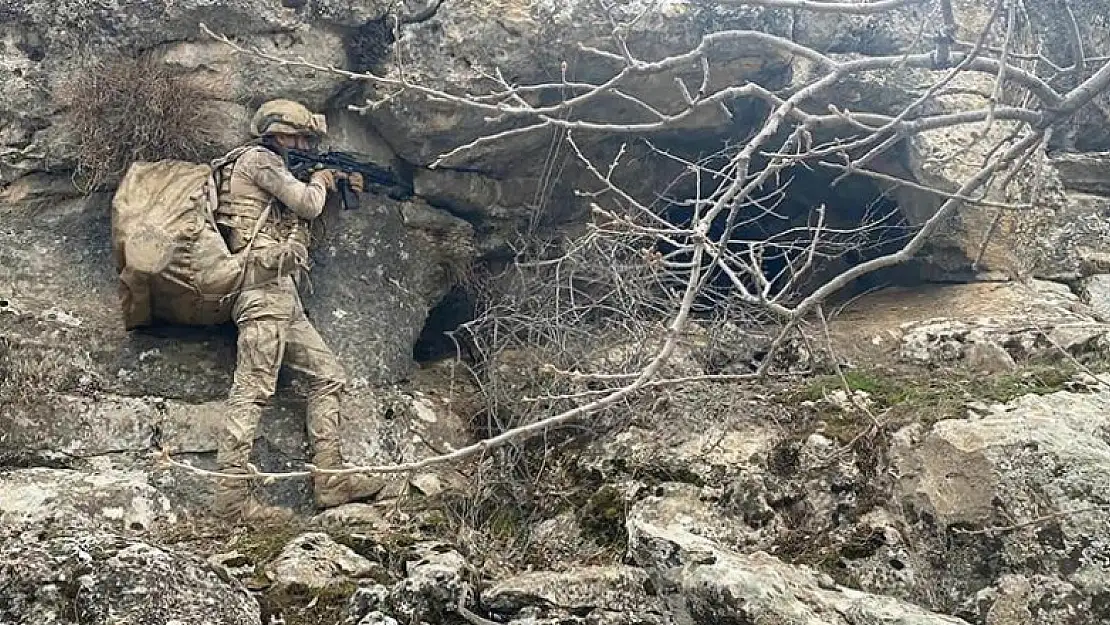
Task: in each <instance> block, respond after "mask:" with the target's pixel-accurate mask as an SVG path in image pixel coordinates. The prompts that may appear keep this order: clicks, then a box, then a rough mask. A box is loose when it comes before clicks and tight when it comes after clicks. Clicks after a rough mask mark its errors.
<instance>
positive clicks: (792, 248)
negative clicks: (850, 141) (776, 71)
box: [656, 164, 919, 312]
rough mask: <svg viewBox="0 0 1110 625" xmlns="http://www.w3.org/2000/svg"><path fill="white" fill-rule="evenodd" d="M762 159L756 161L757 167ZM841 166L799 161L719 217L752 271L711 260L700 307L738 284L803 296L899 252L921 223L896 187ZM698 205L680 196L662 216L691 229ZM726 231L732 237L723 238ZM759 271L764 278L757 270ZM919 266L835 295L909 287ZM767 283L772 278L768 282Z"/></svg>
mask: <svg viewBox="0 0 1110 625" xmlns="http://www.w3.org/2000/svg"><path fill="white" fill-rule="evenodd" d="M758 166H759V164H757V165H756V166H755V167H753V168H752V169H753V171H756V167H758ZM840 173H841V172H840V170H839V169H834V168H825V167H819V166H812V167H811V166H804V165H795V166H792V167H790V168H788V169H786V170H784V171H783V172H781V173H780V174H779V175H778V176H777V177H772V179H771V180H769V181H768V182H766V183H764V185H762V187H761V188H759V189H757V190H756V192H755V193H753V194H752V197H753V198H757V199H756V200H754V201H753V202H751V203H750V204H748V205H746V206H744V207H743V208H742V209H740V210H738V211H736V213H735V215H732V216H730V215H729V211H727V210H726V211H724V212H722V214H721V215H720V216H718V217H717V218H716V219H715V220H714V222H713V223H712V225H711V227H710V231H709V237H710V240H713V241H720V240H725V241H727V245H726V246H725V248H724V249H725V250H727V252H728V253H729V254H731V256H732V257H733V258H734V259H736V260H737V261H739V262H738V263H736V264H737V265H740V264H742V265H744V266H745V267H746V268H750V269H751V270H752V272H751V273H749V274H745V273H744V272H743V271H739V270H736V269H735V268H734V270H733V271H732V275H729V272H726V271H725V270H723V269H721V268H720V267H719V266H713V262H712V260H709V259H707V260H706V261H704V263H705V267H706V268H707V270H708V271H709V274H710V279H709V282H708V284H707V287H708V288H707V289H706V294H705V296H704V297H702V298H701V299H700V301H699V306H698V309H699V311H700V312H709V311H712V310H714V309H717V308H719V307H720V306H721V305H722V304H721V303H722V302H723V301H725V300H727V299H728V298H729V296H730V294H732V293H733V291H734V290H735V289H736V288H737V287H736V285H735V280H736V279H737V278H740V279H741V283H742V284H743V286H744V287H745V288H746V289H747V290H748V291H749V292H753V293H755V292H758V291H759V290H760V289H761V288H765V289H767V291H768V293H769V295H771V296H775V295H779V294H780V293H781V294H782V295H783V298H782V301H783V302H784V303H785V302H790V301H797V300H799V299H801V298H803V297H805V296H806V295H809V294H810V293H812V292H813V291H815V290H816V289H818V288H819V287H821V286H822V285H823V284H825V283H826V282H828V281H829V280H832V279H833V278H835V277H836V276H838V275H839V274H841V273H843V272H844V271H846V270H848V269H849V268H851V267H853V266H856V265H859V264H861V263H864V262H867V261H869V260H871V259H874V258H878V257H880V256H885V255H887V254H891V253H894V252H897V251H898V250H899V249H901V247H902V246H904V245H905V244H906V242H907V241H908V239H909V238H910V237H912V235H913V233H914V232H915V230H916V228H915V227H914V226H913V225H912V224H911V223H909V221H908V220H907V219H906V217H905V215H904V214H903V211H902V210H901V208H900V207H899V205H898V203H897V201H896V200H895V198H894V197H893V196H892V195H891V193H890V190H889V189H884V188H882V187H881V186H880V184H878V183H877V182H876V181H875V180H874V179H872V178H869V177H865V176H862V175H858V174H853V175H848V176H845V177H843V178H839V179H838V177H839V176H840ZM694 214H695V209H694V207H693V206H691V205H690V202H673V203H670V204H668V205H667V206H666V208H664V209H663V211H662V215H663V217H664V218H665V219H666V220H667V221H668V222H670V223H671V224H674V225H675V226H677V227H680V228H681V227H689V226H690V225H691V223H692V220H693V218H694ZM726 230H728V231H729V233H730V234H729V235H728V236H727V237H724V235H725V232H726ZM656 249H657V250H658V251H659V252H661V253H662V254H664V255H667V254H671V255H672V256H671V257H672V258H673V259H674V260H677V261H684V260H689V255H688V254H681V253H675V250H676V248H675V247H674V246H673V245H671V244H669V243H668V242H666V241H660V242H659V243H658V244H657V245H656ZM755 272H758V276H759V278H757V277H756V276H755V275H754V274H755ZM914 275H915V272H914V271H913V270H907V269H906V268H904V267H891V268H889V269H885V270H880V271H877V272H874V273H871V274H866V275H864V276H861V277H859V278H856V279H855V280H853V281H852V282H851V283H849V284H848V285H846V286H845V288H843V289H841V290H840V291H839V292H838V293H836V294H835V295H834V298H836V299H843V298H846V297H852V296H855V295H858V294H860V293H863V292H867V291H871V290H874V289H878V288H882V287H885V286H909V285H911V284H912V283H914V282H917V281H919V280H916V279H915V278H914ZM764 281H765V282H764Z"/></svg>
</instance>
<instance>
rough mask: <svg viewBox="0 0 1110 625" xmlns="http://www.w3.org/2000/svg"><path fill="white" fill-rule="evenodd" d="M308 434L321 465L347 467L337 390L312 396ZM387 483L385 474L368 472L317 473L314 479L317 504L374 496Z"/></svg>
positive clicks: (319, 465)
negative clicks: (383, 476)
mask: <svg viewBox="0 0 1110 625" xmlns="http://www.w3.org/2000/svg"><path fill="white" fill-rule="evenodd" d="M308 435H309V437H310V438H311V439H312V452H313V453H312V455H313V458H312V461H313V463H315V464H316V467H317V468H320V469H342V468H344V466H343V456H342V454H341V453H340V451H339V398H338V397H336V395H335V394H334V393H323V394H318V395H316V396H314V397H312V398H310V399H309V401H308ZM385 484H386V482H385V480H384V479H383V478H382V477H380V476H377V475H368V474H365V473H352V474H348V475H316V476H314V477H313V480H312V486H313V491H314V494H315V498H316V505H317V507H320V508H331V507H334V506H339V505H342V504H345V503H351V502H354V501H366V500H369V499H373V498H374V497H375V496H377V495H378V493H380V492H381V491H382V488H384V487H385Z"/></svg>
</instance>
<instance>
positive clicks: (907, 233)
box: [413, 137, 927, 363]
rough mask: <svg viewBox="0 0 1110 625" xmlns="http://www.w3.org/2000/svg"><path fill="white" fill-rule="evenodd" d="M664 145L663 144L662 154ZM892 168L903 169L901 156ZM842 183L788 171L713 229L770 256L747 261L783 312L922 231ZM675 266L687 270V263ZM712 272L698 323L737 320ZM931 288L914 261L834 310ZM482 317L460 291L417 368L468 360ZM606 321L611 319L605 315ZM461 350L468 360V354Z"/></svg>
mask: <svg viewBox="0 0 1110 625" xmlns="http://www.w3.org/2000/svg"><path fill="white" fill-rule="evenodd" d="M706 139H708V137H701V138H699V140H698V141H697V143H698V144H700V145H693V143H694V142H690V143H686V144H685V145H683V146H679V147H676V144H674V143H672V144H671V145H670V146H669V149H673V150H675V153H679V151H680V150H681V151H683V152H685V153H686V154H694V153H697V148H701V149H704V148H705V145H706V142H705V140H706ZM718 141H719V139H718ZM661 145H662V143H656V146H661ZM718 145H719V143H718ZM683 148H685V149H683ZM702 153H704V152H702ZM719 158H721V159H725V158H727V154H724V153H719ZM886 158H888V159H890V158H893V159H897V156H896V155H895V156H891V157H886ZM690 160H691V161H694V159H693V158H691V159H690ZM722 164H723V163H721V162H717V163H710V162H706V167H707V168H709V169H712V168H714V167H717V168H720V167H721V165H722ZM765 164H766V161H765V160H764V161H762V162H760V161H756V162H753V164H752V168H751V170H752V171H758V168H759V167H761V166H765ZM873 167H874V168H875V169H876V170H877V171H891V172H893V171H897V170H898V165H897V162H896V161H895V160H889V161H886V162H883V163H873ZM841 173H842V170H840V169H838V168H833V167H824V166H820V165H808V164H798V165H795V166H793V167H790V168H788V169H786V170H784V171H782V172H781V173H780V174H779V175H778V176H775V177H772V179H770V180H769V181H768V182H767V183H765V184H764V185H763V187H762V188H760V189H758V190H757V191H756V193H754V194H753V197H757V198H760V202H759V204H758V205H755V204H753V205H751V206H747V207H745V208H744V209H743V210H741V211H739V214H741V215H742V216H741V217H739V218H736V219H734V220H733V221H731V222H730V221H729V218H728V216H727V211H725V212H724V213H722V215H721V216H719V217H718V218H717V219H716V220H715V221H714V223H713V224H712V227H711V231H710V233H709V235H710V237H711V239H714V240H716V239H719V238H720V237H721V235H723V234H724V232H725V230H726V228H730V229H731V233H732V234H731V236H730V237H729V239H728V240H729V244H728V246H727V249H728V251H729V252H731V253H732V254H735V255H737V256H740V257H747V258H749V259H750V256H748V255H749V254H750V253H751V252H752V249H751V248H753V247H755V248H760V249H762V252H763V253H762V256H758V258H757V260H754V261H753V260H749V264H750V266H751V267H753V268H756V269H757V270H758V272H759V274H760V275H761V276H763V277H764V279H766V280H767V281H768V282H769V283H770V284H771V289H770V294H771V295H772V296H774V295H778V294H780V293H782V295H783V297H782V299H781V300H779V301H780V303H782V304H785V305H790V304H792V303H795V302H797V301H799V300H800V299H801V298H804V297H805V296H806V295H809V294H810V293H812V292H813V291H814V290H816V289H817V288H819V287H821V286H822V285H824V284H825V283H827V282H828V281H830V280H832V279H834V278H835V277H836V276H838V275H840V274H841V273H843V272H844V271H846V270H848V269H850V268H851V267H853V266H856V265H859V264H860V263H864V262H867V261H869V260H872V259H874V258H878V257H881V256H885V255H888V254H892V253H895V252H897V251H898V250H900V249H901V248H902V247H903V246H904V245H905V244H906V243H907V242H908V240H909V239H910V238H912V236H913V235H914V234H915V233H916V231H917V229H918V228H917V226H916V225H915V224H914V223H912V222H911V220H909V219H908V218H907V214H913V211H908V212H907V211H905V210H903V209H904V207H902V206H900V205H899V203H898V200H897V199H896V197H895V192H894V188H893V186H892V185H891V184H890V183H887V182H884V181H882V180H879V179H876V178H874V177H870V176H865V175H861V174H852V175H847V176H841ZM702 183H703V184H704V180H703V181H702ZM703 188H704V187H703ZM672 189H673V193H672V194H671V195H670V196H669V198H666V199H665V200H666V202H669V203H663V202H661V203H660V208H659V209H657V210H658V211H659V214H660V215H661V216H662V217H664V219H666V220H667V221H668V222H669V223H671V224H673V225H675V226H676V227H679V228H683V227H688V226H689V225H690V224H691V220H692V219H693V217H694V208H693V207H692V206H691V204H690V202H689V201H683V199H688V198H691V197H694V194H693V192H692V190H691V189H688V188H682V186H681V185H675V186H673V187H672ZM899 197H901V196H899ZM655 245H656V250H658V251H659V252H661V253H663V254H664V255H666V254H668V253H670V252H673V251H674V248H671V247H669V244H668V243H667V242H665V241H659V242H657V243H656V244H655ZM814 253H815V259H814V260H813V262H812V263H811V264H810V265H809V266H807V267H806V268H805V269H804V271H799V270H798V268H799V266H801V265H805V262H804V260H805V257H806V255H807V254H814ZM672 259H673V260H678V261H682V260H685V258H684V257H683V256H682V255H681V254H676V255H674V256H673V257H672ZM706 262H707V268H708V270H709V276H710V279H709V281H708V284H707V288H705V289H703V290H704V295H703V296H702V297H700V298H699V300H698V302H697V307H696V309H695V311H694V313H695V315H696V316H699V317H711V316H719V315H720V314H725V315H729V314H730V313H729V310H732V306H734V305H735V301H736V300H735V298H733V297H732V296H733V295H735V288H736V287H735V285H734V284H733V279H734V277H732V276H729V275H727V274H726V272H724V271H722V270H721V269H720V268H719V267H712V266H709V265H708V263H709V262H710V261H706ZM926 281H927V280H926V278H925V274H924V273H923V272H922V266H921V263H920V262H918V261H913V262H911V263H907V264H903V265H896V266H893V267H890V268H887V269H883V270H879V271H876V272H873V273H870V274H866V275H864V276H861V277H859V278H856V279H855V280H853V281H851V282H850V283H848V284H847V285H845V286H844V287H843V288H841V289H840V290H838V291H837V292H836V293H834V294H833V295H832V296H831V297H830V299H829V303H831V304H835V303H837V302H843V301H845V300H848V299H852V298H854V297H856V296H859V295H861V294H864V293H868V292H871V291H875V290H878V289H881V288H885V287H895V286H899V287H912V286H915V285H917V284H920V283H923V282H926ZM757 282H758V281H757V280H755V279H754V278H750V277H749V279H748V282H747V283H746V285H745V286H747V287H748V288H749V290H752V289H757V288H758V286H759V285H758V284H757ZM665 286H666V285H665ZM683 286H684V275H683V274H682V273H681V272H673V273H672V275H671V281H670V285H669V286H666V288H667V289H669V290H673V289H678V290H681V289H682V288H683ZM602 299H604V298H602ZM475 311H476V302H475V299H474V297H473V295H472V294H471V293H470V291H469V289H467V288H465V287H463V286H455V287H454V288H452V289H451V290H450V292H448V293H447V295H445V296H444V297H443V298H442V300H441V301H440V302H439V303H438V304H437V305H436V306H435V307H434V308H433V309H432V310H431V311H430V312H429V314H428V317H427V321H426V323H425V325H424V327H423V330H422V332H421V333H420V336H419V338H418V340H417V341H416V343H415V345H414V348H413V358H414V360H416V361H417V362H418V363H428V362H433V361H436V360H441V359H444V358H453V357H455V356H456V355H461V356H462V357H463V358H464V359H469V358H468V356H469V354H467V353H466V344H465V341H464V342H462V343H463V344H461V345H456V342H455V341H454V340H453V339H452V338H451V336H450V333H451V332H453V331H455V330H457V329H458V328H459V326H460V325H462V324H464V323H466V322H468V321H471V320H473V318H474V315H475V314H476V312H475ZM602 316H605V315H604V314H603V313H602ZM460 350H462V352H463V353H461V354H460V353H459V352H460Z"/></svg>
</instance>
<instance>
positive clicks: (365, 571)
mask: <svg viewBox="0 0 1110 625" xmlns="http://www.w3.org/2000/svg"><path fill="white" fill-rule="evenodd" d="M267 571H268V573H269V576H270V578H271V579H272V580H273V581H274V583H275V584H276V585H277V587H278V588H280V589H286V590H290V591H293V592H305V591H308V592H311V591H314V590H315V591H319V590H323V589H326V588H328V587H331V586H337V585H339V584H343V583H350V582H351V581H352V580H358V579H361V578H365V577H369V576H371V575H372V574H373V573H375V572H376V571H380V565H377V566H375V564H374V563H373V562H370V561H369V560H367V559H366V558H363V557H362V556H360V555H358V554H357V553H355V552H354V551H352V550H351V549H350V548H349V547H345V546H343V545H340V544H339V543H337V542H335V541H334V540H332V538H331V537H329V536H328V535H327V534H323V533H319V532H312V533H309V534H302V535H300V536H298V537H296V538H294V539H293V540H291V541H290V542H289V544H287V545H286V546H285V548H284V549H282V550H281V553H280V554H279V555H278V557H277V558H276V559H275V560H274V561H273V562H271V563H270V564H269V565H267Z"/></svg>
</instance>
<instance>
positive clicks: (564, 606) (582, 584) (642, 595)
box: [482, 566, 671, 625]
mask: <svg viewBox="0 0 1110 625" xmlns="http://www.w3.org/2000/svg"><path fill="white" fill-rule="evenodd" d="M654 594H655V593H654V583H653V582H652V580H651V577H650V576H649V575H648V573H647V572H646V571H644V570H643V569H638V568H635V567H627V566H610V567H585V568H580V569H571V570H568V571H562V572H559V573H551V572H539V573H525V574H523V575H518V576H517V577H513V578H510V579H506V580H501V581H499V582H498V583H497V584H495V585H494V586H493V587H492V588H489V589H488V590H486V591H484V592H483V593H482V603H483V605H484V606H485V607H486V608H487V609H488V610H490V612H492V613H493V614H495V615H497V616H498V617H499V618H500V619H502V620H503V619H508V622H510V623H537V624H551V625H554V624H556V623H563V622H567V621H571V622H574V621H573V620H572V619H582V621H580V622H587V623H604V624H606V625H624V624H627V625H633V624H637V625H649V624H654V623H659V624H664V623H670V622H671V621H670V619H669V618H667V613H668V608H667V606H666V604H665V603H664V602H663V601H662V600H661V599H660V598H659V597H657V596H654Z"/></svg>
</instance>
